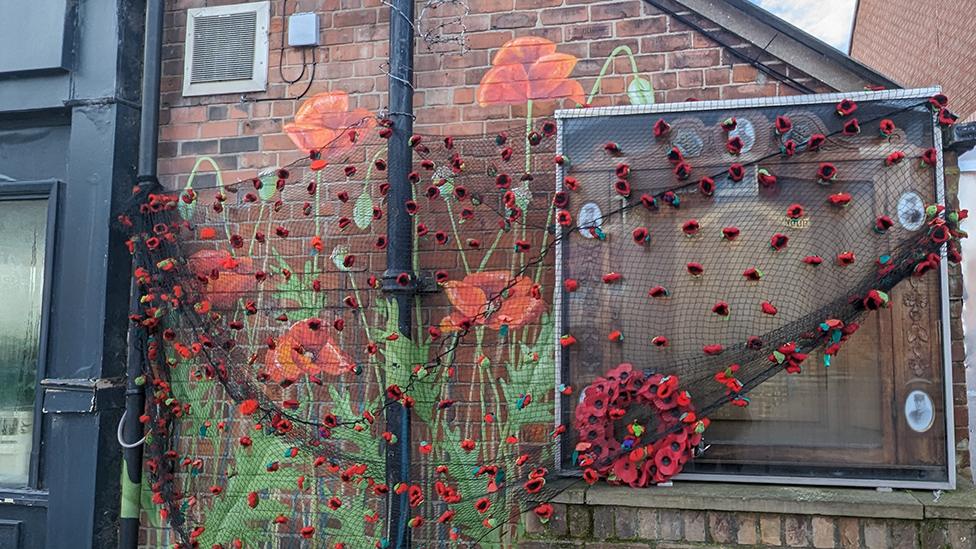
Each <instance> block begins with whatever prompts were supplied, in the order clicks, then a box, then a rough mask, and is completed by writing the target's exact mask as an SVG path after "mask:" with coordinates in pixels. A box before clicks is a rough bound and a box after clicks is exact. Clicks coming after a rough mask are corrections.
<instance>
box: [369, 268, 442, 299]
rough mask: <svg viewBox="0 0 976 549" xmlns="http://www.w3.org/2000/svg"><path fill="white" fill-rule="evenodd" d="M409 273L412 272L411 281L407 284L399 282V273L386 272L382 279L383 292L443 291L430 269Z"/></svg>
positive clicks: (413, 293)
mask: <svg viewBox="0 0 976 549" xmlns="http://www.w3.org/2000/svg"><path fill="white" fill-rule="evenodd" d="M408 274H410V282H409V283H408V284H406V285H401V284H400V283H399V282H397V277H398V276H399V273H398V274H390V273H384V274H383V280H382V284H383V285H382V289H383V292H384V293H387V294H405V295H416V294H436V293H440V292H441V287H440V285H439V284H437V280H436V279H435V278H434V275H433V273H431V272H430V271H421V272H419V273H408Z"/></svg>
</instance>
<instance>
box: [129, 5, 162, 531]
mask: <svg viewBox="0 0 976 549" xmlns="http://www.w3.org/2000/svg"><path fill="white" fill-rule="evenodd" d="M163 3H164V0H147V1H146V34H145V40H146V42H145V49H144V51H143V62H142V110H141V113H140V115H141V119H140V127H139V167H138V168H139V169H138V177H137V183H138V184H139V185H140V186H142V187H144V188H145V189H147V190H148V189H153V188H154V187H156V186H158V185H159V180H158V179H157V178H156V160H157V150H158V144H159V143H158V139H159V81H160V69H161V66H162V49H163V15H164V12H165V6H164V4H163ZM130 292H131V293H130V296H129V312H130V313H138V312H139V310H140V307H139V289H138V287H137V286H136V284H135V282H134V281H133V283H132V286H131V290H130ZM144 347H145V332H144V331H143V330H141V329H139V328H137V327H134V326H133V327H130V328H129V341H128V353H127V356H126V361H127V365H126V366H127V371H126V390H125V414H124V415H123V420H124V423H123V425H122V431H121V436H120V437H119V438H120V440H119V443H121V444H123V448H124V449H123V464H124V467H125V471H124V473H123V474H124V475H125V478H124V479H123V482H122V509H121V512H120V514H119V516H120V523H121V524H120V525H119V547H120V548H122V549H135V548H136V547H138V544H139V514H140V506H139V502H140V495H141V494H140V491H141V489H142V444H141V443H137V441H139V440H140V439H142V437H143V426H142V424H141V423H140V422H139V417H140V416H141V415H142V414H143V411H144V409H145V400H146V399H145V387H143V386H140V385H139V384H138V383H137V379H138V378H139V377H140V376H141V375H142V360H143V349H144Z"/></svg>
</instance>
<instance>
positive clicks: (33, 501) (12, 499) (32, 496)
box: [0, 488, 48, 507]
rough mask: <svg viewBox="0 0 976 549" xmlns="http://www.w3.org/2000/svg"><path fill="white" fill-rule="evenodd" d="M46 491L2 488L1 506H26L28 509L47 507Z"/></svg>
mask: <svg viewBox="0 0 976 549" xmlns="http://www.w3.org/2000/svg"><path fill="white" fill-rule="evenodd" d="M47 500H48V492H47V491H46V490H31V489H16V488H0V505H26V506H28V507H47Z"/></svg>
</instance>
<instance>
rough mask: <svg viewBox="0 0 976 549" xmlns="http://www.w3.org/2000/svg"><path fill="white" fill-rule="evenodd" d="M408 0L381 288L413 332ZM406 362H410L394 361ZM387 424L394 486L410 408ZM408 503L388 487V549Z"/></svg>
mask: <svg viewBox="0 0 976 549" xmlns="http://www.w3.org/2000/svg"><path fill="white" fill-rule="evenodd" d="M413 19H414V2H413V0H393V2H392V3H391V4H390V91H389V105H390V113H389V118H390V121H391V122H393V134H392V135H391V136H390V139H389V142H388V147H389V148H388V151H389V152H388V153H387V174H388V175H387V176H388V177H389V179H388V181H389V183H390V192H389V197H388V199H387V221H386V237H387V242H388V245H387V246H388V247H387V250H386V272H385V273H383V289H384V291H386V292H387V295H388V296H389V298H391V299H395V300H396V302H397V309H398V311H399V326H398V328H399V330H400V333H401V334H402V335H404V336H406V337H412V331H411V321H410V317H411V316H412V314H413V297H414V294H415V293H416V287H417V281H416V276H415V274H414V272H413V222H412V220H411V218H410V215H409V214H407V210H406V202H407V200H410V199H412V198H413V193H412V189H411V185H410V181H409V179H408V175H409V173H410V172H411V171H412V170H413V152H412V150H411V148H410V136H411V135H412V134H413ZM401 273H408V274H409V275H410V281H409V283H408V284H406V285H401V284H399V283H398V282H397V277H398V276H399V275H400V274H401ZM395 366H396V367H398V368H410V367H411V365H410V364H398V365H395ZM386 428H387V430H388V431H389V432H391V433H396V435H397V444H390V445H388V446H387V451H386V480H387V485H388V486H390V488H393V487H394V486H396V485H397V484H399V483H401V482H409V480H410V412H409V410H407V409H406V408H404V407H403V406H401V405H400V404H399V403H391V404H389V405H388V406H387V407H386ZM409 511H410V508H409V507H408V505H407V492H406V491H404V492H403V493H402V494H400V495H396V494H395V493H394V492H393V491H391V492H390V496H389V500H388V512H387V529H386V532H387V539H388V540H389V547H391V548H392V549H403V548H407V547H410V531H409V530H410V529H409V528H407V519H408V515H409Z"/></svg>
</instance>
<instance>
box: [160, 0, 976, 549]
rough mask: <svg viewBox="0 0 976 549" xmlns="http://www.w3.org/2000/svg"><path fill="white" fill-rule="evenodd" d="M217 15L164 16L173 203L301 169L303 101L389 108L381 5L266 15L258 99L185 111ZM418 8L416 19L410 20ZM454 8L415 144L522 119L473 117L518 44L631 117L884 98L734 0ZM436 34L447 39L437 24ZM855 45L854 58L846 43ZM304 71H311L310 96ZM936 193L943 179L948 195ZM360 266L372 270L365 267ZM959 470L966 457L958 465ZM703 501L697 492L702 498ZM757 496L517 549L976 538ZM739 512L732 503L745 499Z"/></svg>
mask: <svg viewBox="0 0 976 549" xmlns="http://www.w3.org/2000/svg"><path fill="white" fill-rule="evenodd" d="M228 3H233V2H225V1H223V0H222V1H220V2H215V1H214V0H209V1H206V0H179V1H176V2H172V3H170V4H169V7H168V12H167V14H166V31H165V44H164V62H163V84H162V85H163V97H162V102H163V111H162V120H161V122H162V127H161V134H160V161H159V173H160V179H161V181H162V182H163V184H164V185H165V186H166V187H167V188H169V189H173V190H177V189H182V188H184V187H185V185H186V183H187V180H188V178H189V177H190V176H191V173H193V176H194V177H195V181H196V182H198V183H201V182H207V181H209V182H211V184H212V182H213V181H214V175H213V173H212V170H211V169H210V168H207V167H206V166H203V167H202V168H201V167H200V166H199V159H200V158H201V157H203V156H206V157H208V158H210V159H212V161H213V163H214V164H215V166H216V168H219V170H220V172H221V177H222V180H223V181H225V182H229V181H236V180H243V179H249V178H252V177H255V175H256V174H257V173H258V172H259V171H260V170H263V169H265V168H268V167H273V166H280V165H286V164H289V163H291V162H292V161H294V160H296V159H299V158H301V157H302V156H304V155H305V153H303V152H302V151H300V150H297V149H296V147H295V143H294V141H293V139H292V138H290V137H289V135H287V134H286V133H285V131H284V128H285V125H286V124H288V123H289V122H292V120H293V119H294V117H295V114H296V111H297V109H298V108H299V106H300V105H301V103H302V100H301V99H300V97H301V96H303V95H304V96H305V97H311V96H314V95H315V94H316V93H320V92H326V91H344V92H346V93H348V97H349V101H348V110H349V111H355V110H357V109H363V110H365V111H367V112H369V113H382V112H383V110H384V108H385V106H386V92H387V86H388V75H387V73H386V72H385V70H384V63H385V62H386V60H387V56H388V49H389V45H388V40H387V38H388V26H387V25H388V21H389V17H390V11H389V8H388V7H387V6H386V5H385V4H384V3H383V2H381V0H295V1H293V2H273V3H272V4H271V20H270V55H269V66H268V71H269V83H268V87H267V91H266V92H261V93H247V94H243V95H242V94H226V95H207V96H199V97H184V96H183V94H182V93H181V88H182V84H183V82H182V78H183V69H184V53H185V52H184V41H185V33H186V18H187V9H188V8H194V7H202V6H205V5H215V4H228ZM862 3H864V2H863V0H862ZM422 7H423V5H422V3H421V4H418V12H419V11H420V9H421V8H422ZM468 7H469V9H470V14H468V15H467V16H465V17H464V18H463V21H464V27H465V33H466V43H467V47H468V48H469V49H468V51H466V52H464V53H463V54H459V52H458V48H457V46H456V45H453V44H443V45H435V46H433V48H432V49H429V48H428V47H427V46H426V45H425V44H424V43H423V42H422V41H419V40H418V43H417V46H416V47H417V55H416V58H415V81H414V85H415V88H416V93H415V97H414V107H415V111H414V112H415V114H416V123H415V129H416V131H418V133H425V134H437V135H454V136H464V135H484V134H491V133H494V132H498V131H502V130H505V129H508V128H511V127H513V126H517V125H519V124H524V121H525V117H526V114H527V113H526V108H525V106H524V105H498V104H495V105H482V104H479V100H478V99H479V98H478V86H479V83H480V82H481V81H482V78H483V77H484V75H485V73H486V72H487V71H488V70H489V69H490V68H491V67H492V60H493V59H494V57H495V56H496V54H497V52H498V51H499V48H501V47H502V46H503V45H504V44H505V43H507V42H509V41H511V40H513V39H515V38H519V37H525V36H538V37H543V38H546V39H548V40H550V41H552V42H553V43H554V44H555V45H556V48H557V51H558V52H560V53H564V54H569V55H571V56H573V57H575V58H576V62H575V65H574V67H573V70H572V76H573V77H574V78H575V80H576V81H578V82H579V84H580V85H581V86H582V89H583V91H584V93H585V95H586V97H587V102H588V103H590V104H592V105H597V106H600V105H624V104H628V103H629V102H630V101H631V100H630V96H629V94H628V86H629V84H630V83H631V82H632V80H633V78H634V77H636V76H638V75H639V76H641V77H642V78H646V79H647V80H649V81H650V83H651V84H652V86H653V94H654V101H655V102H658V103H663V102H680V101H685V100H688V99H691V98H695V99H738V98H750V97H768V96H785V95H796V94H802V93H821V92H830V91H855V90H861V89H863V88H864V87H867V86H874V85H885V86H890V85H891V82H890V81H888V80H887V79H886V78H885V77H884V76H882V75H880V74H878V73H875V72H873V71H871V70H869V69H867V68H865V67H864V66H862V65H860V64H858V63H856V62H854V61H852V60H851V59H849V58H846V57H844V56H842V55H839V54H838V53H836V52H833V50H831V49H830V48H829V46H826V45H824V44H822V43H820V42H819V41H817V40H816V39H814V38H812V37H809V36H808V35H805V34H804V33H802V32H801V31H799V30H797V29H795V28H792V27H790V26H788V25H787V24H785V23H783V22H782V21H778V20H776V19H775V18H773V17H772V16H769V15H768V14H764V13H762V12H761V10H758V8H755V7H754V6H752V5H751V4H749V3H748V2H743V1H738V0H737V1H728V2H714V1H710V0H654V1H653V2H650V1H641V0H624V1H596V2H591V1H587V0H478V1H473V2H469V3H468ZM285 9H287V13H286V12H285V11H284V10H285ZM451 9H457V6H456V5H452V4H445V5H443V6H442V7H441V8H439V11H438V12H437V14H436V17H431V16H429V14H428V17H426V18H424V19H422V20H420V21H418V31H419V32H421V33H422V32H424V31H425V29H433V28H436V26H437V23H438V22H439V21H442V20H443V21H447V20H450V19H451V18H452V17H454V16H456V15H457V13H452V12H450V11H449V10H451ZM302 11H312V12H315V13H317V14H318V16H319V24H320V26H321V32H320V43H321V45H320V46H318V47H316V48H313V49H311V50H310V51H309V52H308V53H310V54H311V59H309V58H308V57H303V53H302V52H301V51H300V50H297V49H294V48H283V49H282V50H279V47H281V44H282V42H283V40H284V30H285V16H286V15H287V14H291V13H295V12H302ZM445 31H446V32H456V31H457V29H456V28H454V27H451V26H448V27H447V28H446V29H445ZM773 38H775V40H773ZM855 47H859V46H858V42H857V40H855ZM614 52H617V53H616V55H615V57H613V58H611V56H612V54H614ZM624 52H629V53H630V54H631V55H629V56H628V55H625V54H624ZM279 54H280V55H281V57H279ZM279 59H281V60H282V61H281V63H280V64H279ZM303 59H304V60H305V61H304V64H303ZM299 74H304V75H305V77H304V78H302V79H300V80H298V81H297V82H294V83H288V82H287V81H286V80H285V79H293V78H295V77H296V76H298V75H299ZM309 74H314V80H311V82H310V81H309V76H308V75H309ZM894 76H895V77H896V79H897V75H894ZM306 88H307V89H306ZM591 91H592V92H593V93H591ZM949 91H950V92H951V91H952V90H949ZM591 96H592V97H591ZM570 106H572V105H571V103H570V102H569V101H568V100H559V101H539V102H536V104H535V105H533V111H532V116H533V117H536V118H537V119H538V117H544V116H548V115H551V114H552V113H553V112H554V110H555V109H557V108H560V107H570ZM951 185H952V182H951V181H950V192H952V186H951ZM334 191H335V189H333V190H332V191H330V192H334ZM343 207H346V206H342V205H338V204H337V205H336V208H343ZM354 245H355V244H354ZM375 255H376V256H377V261H379V254H375ZM951 288H952V294H951V296H950V298H951V300H952V318H953V334H954V341H953V360H954V368H953V374H954V376H956V377H955V378H954V380H953V381H954V387H953V388H954V395H955V399H954V403H953V404H954V412H955V417H956V420H955V426H956V439H957V441H960V442H963V441H965V440H966V439H967V437H968V434H967V433H968V429H967V403H966V393H965V384H964V373H963V368H962V359H963V356H964V350H963V349H962V343H961V330H960V329H958V326H957V325H958V323H959V320H958V319H959V316H960V314H961V313H960V311H959V309H960V308H961V291H962V290H961V281H960V278H959V276H958V273H957V272H955V271H954V272H953V282H952V284H951ZM431 316H436V314H434V313H431ZM436 318H439V316H436ZM957 339H958V340H957ZM963 447H965V443H963ZM967 463H968V457H966V458H965V459H964V462H963V465H965V464H967ZM968 482H969V481H968V480H962V481H961V483H968ZM716 486H717V485H716ZM708 489H709V488H708V487H707V485H706V487H705V488H704V490H706V492H707V490H708ZM662 490H666V489H662ZM722 490H726V488H723V489H722ZM732 491H734V489H732ZM764 493H765V494H766V495H765V496H764V497H765V498H768V499H764V497H760V498H758V499H757V502H755V503H753V504H749V505H746V504H742V507H738V508H737V507H725V508H722V507H721V505H722V504H719V505H718V506H711V507H709V504H708V503H707V502H708V501H710V500H714V499H722V500H723V501H726V502H728V501H732V500H728V499H723V498H716V497H715V496H709V495H708V494H704V495H702V496H701V497H699V498H698V499H695V498H694V497H693V498H692V499H690V500H687V501H684V502H678V501H671V502H669V503H668V504H664V505H662V504H655V503H651V504H648V503H647V502H646V501H643V502H641V501H637V500H638V499H640V498H641V497H643V496H640V497H638V496H634V497H633V498H632V499H628V500H625V501H622V503H617V502H616V501H615V499H616V498H617V497H618V495H608V494H609V492H608V493H606V494H602V495H601V493H600V492H598V491H590V492H586V493H583V492H573V491H570V492H567V493H566V494H564V496H561V498H562V499H560V500H559V503H558V504H557V513H556V518H555V520H553V521H552V522H551V523H550V524H549V525H547V526H541V525H538V524H529V525H528V530H529V538H530V540H531V541H527V542H526V547H581V546H584V545H585V546H586V547H605V548H619V549H625V548H626V549H629V548H632V547H645V546H649V545H648V544H651V543H657V545H651V546H655V547H672V546H673V547H679V546H680V547H690V546H699V545H701V546H706V544H711V545H707V546H727V545H731V544H740V545H746V546H759V545H763V546H793V547H809V546H814V547H862V546H863V547H894V546H897V547H919V546H926V547H927V546H930V545H928V544H929V543H930V542H934V541H933V540H936V541H938V542H939V543H951V544H953V545H952V546H953V547H964V546H967V545H965V543H969V542H968V541H965V540H972V539H974V535H976V530H974V528H976V523H973V522H971V521H972V519H973V517H972V516H971V515H968V516H967V515H966V513H965V512H964V511H963V510H962V509H963V508H965V505H967V503H965V501H964V502H962V503H959V502H956V501H955V500H953V501H950V502H946V501H943V503H942V506H941V507H940V506H938V505H930V503H931V502H928V501H922V500H921V499H919V497H916V496H915V495H907V494H904V495H905V498H908V499H905V498H901V496H902V495H903V494H897V496H898V498H901V499H897V498H896V499H895V500H890V501H889V500H888V499H885V498H887V497H888V496H887V495H883V496H881V497H880V498H877V497H874V496H875V492H874V491H871V490H860V491H850V492H845V491H843V490H838V491H833V492H832V491H823V490H817V489H806V488H782V489H769V490H764ZM787 494H792V496H791V497H793V498H794V499H795V502H797V503H795V504H786V503H783V501H786V500H787V499H789V498H788V497H787ZM818 494H819V495H818ZM840 494H849V497H851V498H852V504H851V508H849V509H844V508H841V507H839V506H832V505H829V504H828V503H827V501H828V500H830V499H832V498H835V497H847V496H843V495H840ZM738 497H740V499H741V501H746V500H749V499H750V498H749V497H748V496H741V495H740V496H738ZM818 497H819V498H820V499H821V500H824V503H823V504H822V505H820V504H801V503H798V502H800V501H801V500H802V501H807V500H809V499H810V498H813V499H816V498H818ZM959 497H963V496H959ZM776 498H780V499H776ZM648 499H653V498H648ZM894 504H898V505H900V506H901V507H898V509H900V511H899V513H896V514H894V515H892V514H888V513H886V512H885V511H883V509H884V508H885V506H889V505H894ZM619 505H623V506H624V507H623V508H618V507H617V506H619ZM665 505H666V506H665ZM729 505H735V504H734V503H732V504H729ZM708 509H711V510H708ZM940 513H941V514H940ZM930 517H934V518H935V519H936V520H939V521H942V522H940V523H939V524H935V525H933V524H934V523H930V522H926V520H924V519H928V518H930ZM530 522H531V521H530ZM946 524H948V526H945V525H946ZM933 532H934V533H933ZM144 534H145V536H146V538H145V541H146V543H147V545H149V546H153V544H156V543H162V542H163V541H164V540H166V539H167V538H166V536H165V534H164V533H163V532H162V529H154V528H146V530H145V532H144ZM939 536H942V537H939ZM669 543H671V544H672V545H668V544H669Z"/></svg>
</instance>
